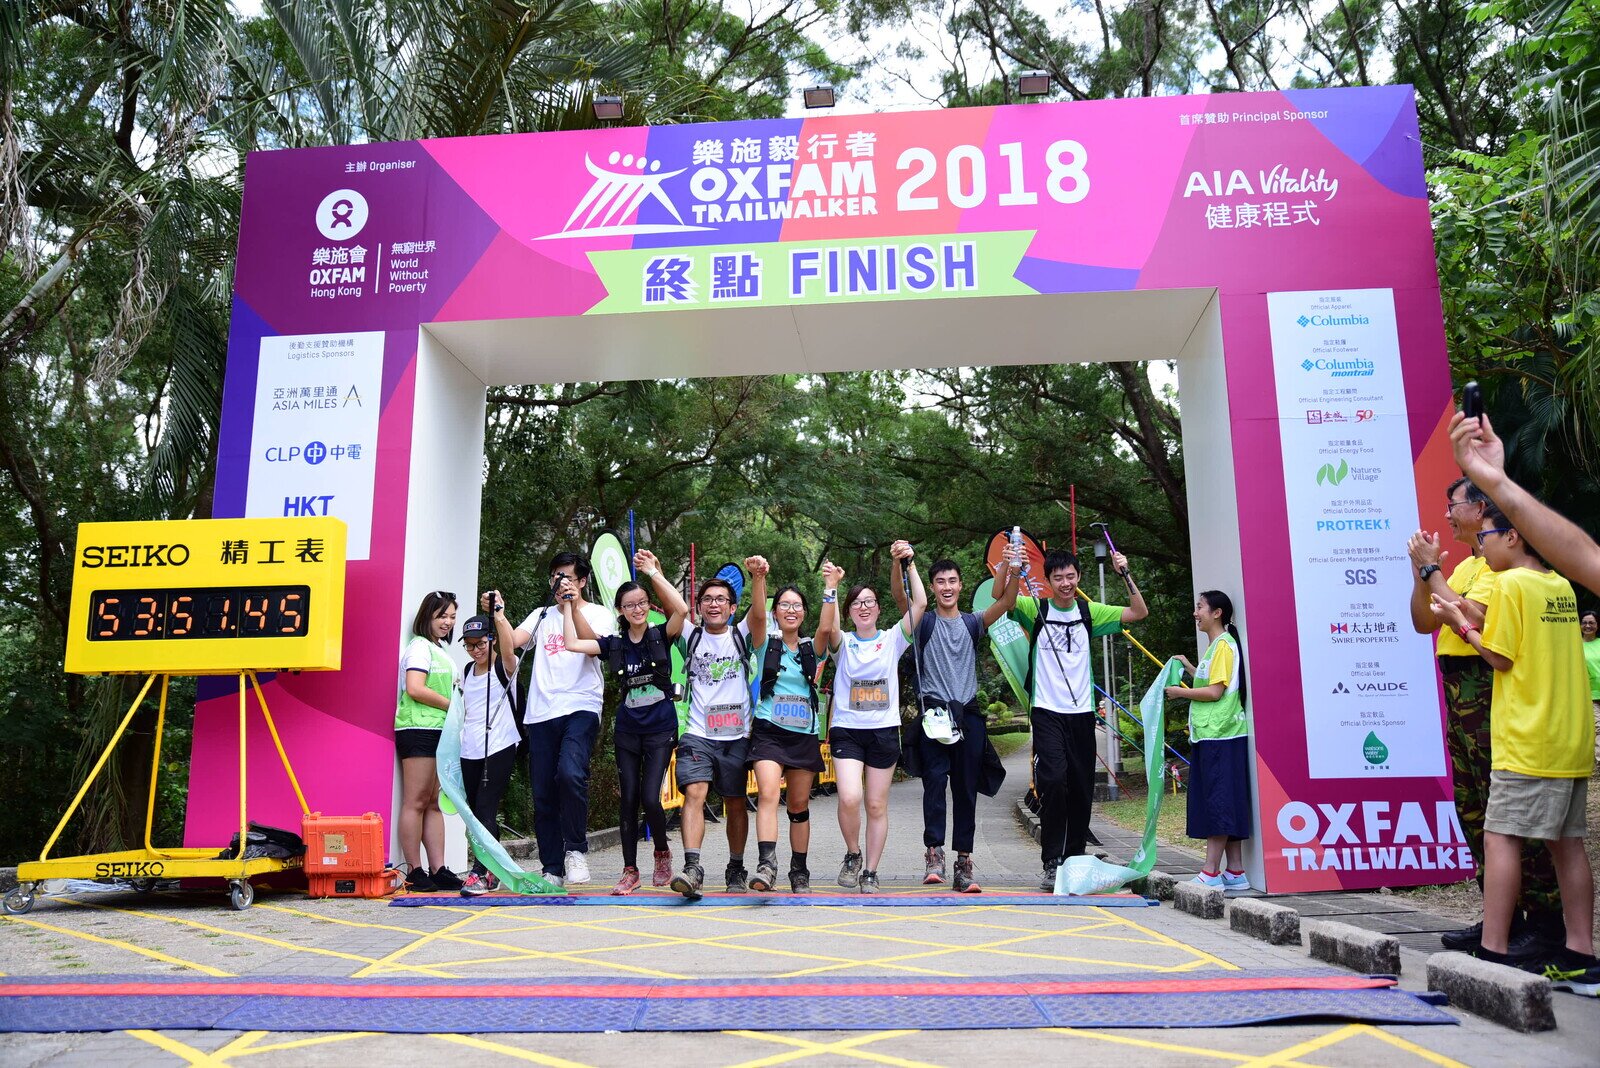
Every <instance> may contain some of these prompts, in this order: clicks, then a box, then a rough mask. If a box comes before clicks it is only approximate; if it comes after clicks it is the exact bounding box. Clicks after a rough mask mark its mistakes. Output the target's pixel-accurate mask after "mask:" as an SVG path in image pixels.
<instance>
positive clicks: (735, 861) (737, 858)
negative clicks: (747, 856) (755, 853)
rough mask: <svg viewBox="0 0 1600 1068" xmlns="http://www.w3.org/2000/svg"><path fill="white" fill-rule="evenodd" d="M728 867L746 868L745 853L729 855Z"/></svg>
mask: <svg viewBox="0 0 1600 1068" xmlns="http://www.w3.org/2000/svg"><path fill="white" fill-rule="evenodd" d="M728 866H729V867H730V868H742V867H744V854H743V853H729V854H728Z"/></svg>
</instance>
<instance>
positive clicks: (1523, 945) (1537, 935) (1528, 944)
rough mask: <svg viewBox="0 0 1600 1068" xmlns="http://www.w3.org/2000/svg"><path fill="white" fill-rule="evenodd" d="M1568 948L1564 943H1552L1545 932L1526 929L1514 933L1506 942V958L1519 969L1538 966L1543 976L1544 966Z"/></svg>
mask: <svg viewBox="0 0 1600 1068" xmlns="http://www.w3.org/2000/svg"><path fill="white" fill-rule="evenodd" d="M1566 948H1567V947H1566V946H1565V945H1563V944H1562V942H1556V941H1552V940H1551V939H1550V938H1549V937H1548V936H1547V935H1545V933H1544V932H1542V931H1536V930H1534V929H1533V928H1531V927H1524V928H1522V930H1520V931H1513V932H1512V933H1511V937H1510V938H1509V939H1507V940H1506V957H1508V958H1509V959H1510V960H1511V962H1512V963H1513V964H1515V965H1517V966H1518V967H1519V968H1520V967H1526V966H1527V965H1529V964H1534V965H1537V966H1538V971H1539V973H1540V974H1543V972H1544V964H1545V963H1546V962H1547V961H1550V960H1553V959H1554V958H1555V957H1556V956H1557V955H1558V954H1559V953H1561V951H1563V950H1565V949H1566Z"/></svg>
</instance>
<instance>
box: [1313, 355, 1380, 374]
mask: <svg viewBox="0 0 1600 1068" xmlns="http://www.w3.org/2000/svg"><path fill="white" fill-rule="evenodd" d="M1300 368H1301V370H1304V371H1327V372H1328V374H1329V377H1331V378H1370V377H1371V376H1372V374H1373V372H1374V371H1376V370H1377V368H1376V367H1374V366H1373V363H1372V361H1371V360H1367V359H1363V358H1361V357H1359V356H1357V357H1355V358H1353V359H1344V360H1337V359H1335V360H1301V361H1300Z"/></svg>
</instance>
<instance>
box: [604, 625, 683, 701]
mask: <svg viewBox="0 0 1600 1068" xmlns="http://www.w3.org/2000/svg"><path fill="white" fill-rule="evenodd" d="M626 641H627V628H626V627H624V628H623V629H622V631H621V632H620V633H618V634H617V635H616V637H615V639H613V640H612V641H611V642H610V643H609V645H610V648H609V650H608V651H607V653H606V663H607V665H608V666H609V667H610V668H611V671H612V673H613V674H615V675H616V676H617V678H618V680H619V681H620V682H621V683H622V688H623V689H624V690H630V689H636V688H638V687H640V686H645V685H651V686H654V687H655V688H656V689H658V690H660V691H661V692H662V693H663V694H665V695H668V696H670V695H671V693H672V654H671V653H670V652H668V651H667V632H666V631H665V630H664V629H663V628H662V627H661V625H660V624H659V623H657V624H652V625H650V626H648V627H646V628H645V631H644V641H643V642H641V643H640V644H641V645H643V646H644V654H645V656H644V663H643V665H641V666H648V667H649V668H650V671H649V672H648V673H644V672H641V673H640V674H638V675H635V676H632V677H631V678H630V677H629V675H628V664H627V659H626V657H624V656H623V643H624V642H626Z"/></svg>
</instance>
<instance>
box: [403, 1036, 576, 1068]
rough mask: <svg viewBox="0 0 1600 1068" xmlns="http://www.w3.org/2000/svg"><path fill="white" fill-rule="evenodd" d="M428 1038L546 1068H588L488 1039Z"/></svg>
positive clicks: (467, 1037) (468, 1037) (463, 1037)
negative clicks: (502, 1055)
mask: <svg viewBox="0 0 1600 1068" xmlns="http://www.w3.org/2000/svg"><path fill="white" fill-rule="evenodd" d="M428 1037H429V1038H437V1039H439V1040H440V1041H441V1042H454V1043H455V1044H456V1045H458V1046H471V1047H472V1048H473V1049H481V1050H483V1051H484V1052H486V1053H500V1054H504V1055H505V1056H507V1057H513V1058H515V1059H517V1060H519V1061H531V1062H533V1063H534V1064H543V1065H547V1066H548V1068H589V1066H588V1065H586V1064H580V1063H579V1062H578V1061H568V1060H563V1059H562V1058H560V1057H552V1056H551V1055H550V1054H548V1053H535V1052H534V1051H533V1050H529V1049H519V1048H517V1047H516V1046H508V1045H506V1044H504V1043H503V1042H490V1041H489V1040H488V1039H485V1038H474V1037H473V1036H472V1035H429V1036H428Z"/></svg>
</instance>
